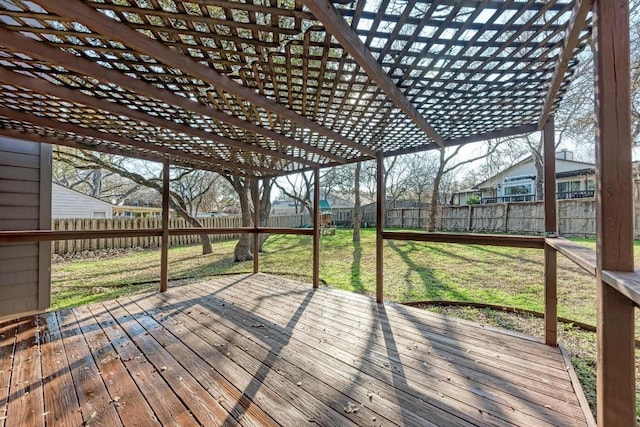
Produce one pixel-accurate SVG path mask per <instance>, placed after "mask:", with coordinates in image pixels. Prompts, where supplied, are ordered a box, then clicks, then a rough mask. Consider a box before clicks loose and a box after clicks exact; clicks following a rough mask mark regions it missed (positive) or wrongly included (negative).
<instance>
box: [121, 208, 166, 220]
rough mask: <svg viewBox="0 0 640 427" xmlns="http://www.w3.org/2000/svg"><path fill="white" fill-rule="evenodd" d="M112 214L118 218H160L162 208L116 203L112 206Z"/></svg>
mask: <svg viewBox="0 0 640 427" xmlns="http://www.w3.org/2000/svg"><path fill="white" fill-rule="evenodd" d="M113 216H114V217H118V218H160V217H162V208H158V207H154V206H126V205H118V206H114V207H113Z"/></svg>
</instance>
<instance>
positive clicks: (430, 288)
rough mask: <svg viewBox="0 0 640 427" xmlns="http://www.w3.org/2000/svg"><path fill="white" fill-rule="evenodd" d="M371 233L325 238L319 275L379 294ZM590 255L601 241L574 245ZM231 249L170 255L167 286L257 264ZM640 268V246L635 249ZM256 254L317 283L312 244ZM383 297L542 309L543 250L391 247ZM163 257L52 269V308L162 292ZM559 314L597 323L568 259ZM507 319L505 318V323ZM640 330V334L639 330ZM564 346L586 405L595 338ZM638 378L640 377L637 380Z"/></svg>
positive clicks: (273, 243) (496, 317)
mask: <svg viewBox="0 0 640 427" xmlns="http://www.w3.org/2000/svg"><path fill="white" fill-rule="evenodd" d="M375 237H376V234H375V230H374V229H364V230H362V242H361V243H360V244H354V243H352V241H351V231H349V230H337V232H336V235H335V236H323V237H322V239H321V244H320V248H321V256H320V259H321V264H320V277H321V279H322V281H323V282H324V283H325V284H326V285H328V286H331V287H336V288H340V289H346V290H349V291H353V292H360V293H366V294H371V295H373V294H375ZM575 241H577V242H579V243H581V244H584V245H586V246H589V247H595V241H593V240H589V239H575ZM235 243H236V242H235V241H229V242H216V243H214V244H213V253H212V254H208V255H202V254H201V247H200V246H190V247H175V248H171V249H170V251H169V278H170V280H171V283H170V285H171V286H178V285H181V284H185V283H189V282H191V281H196V280H198V279H202V278H205V277H208V276H212V275H217V274H229V273H243V272H250V271H252V269H253V262H252V261H249V262H243V263H234V262H233V248H234V246H235ZM635 245H636V251H635V252H636V264H637V265H639V264H640V242H636V243H635ZM263 249H264V252H263V253H262V254H261V255H260V271H262V272H265V273H272V274H277V275H282V276H288V277H292V278H295V279H299V280H301V281H310V280H311V273H312V272H311V269H312V265H311V262H312V261H311V260H312V253H311V237H309V236H286V235H282V236H271V237H270V238H269V239H268V240H267V242H266V243H265V245H264V248H263ZM384 251H385V252H384V253H385V260H384V266H385V281H384V293H385V298H386V299H389V300H393V301H397V302H407V301H426V300H456V301H471V302H483V303H491V304H498V305H506V306H512V307H517V308H523V309H528V310H534V311H538V312H541V311H543V310H544V303H543V282H544V266H543V251H541V250H536V249H520V248H502V247H498V246H473V245H458V244H442V243H420V242H401V241H386V242H385V248H384ZM159 276H160V251H159V250H157V249H156V250H144V251H132V252H130V253H129V254H127V255H126V256H116V257H113V258H103V259H90V260H73V261H67V262H62V263H58V264H53V265H52V280H53V295H52V298H53V305H52V308H53V309H57V308H63V307H72V306H76V305H81V304H87V303H90V302H93V301H98V300H105V299H111V298H115V297H118V296H121V295H125V294H131V293H137V292H144V291H149V290H154V289H157V288H158V278H159ZM558 298H559V301H558V310H559V315H560V316H562V317H566V318H569V319H572V320H576V321H580V322H584V323H589V324H592V325H593V324H595V321H596V318H595V316H596V307H595V301H596V289H595V279H594V278H593V277H591V276H590V275H589V274H587V273H585V272H583V271H582V270H581V269H580V268H579V267H577V266H576V265H575V264H573V263H572V262H570V261H568V260H567V259H565V258H564V257H563V256H562V255H559V256H558ZM435 310H444V311H445V312H446V313H447V314H450V315H453V316H460V317H468V318H471V319H473V320H476V321H480V322H485V323H490V324H496V325H498V326H502V327H505V328H508V329H514V330H520V331H522V332H526V333H529V334H531V335H535V336H542V333H543V329H542V323H541V321H540V320H539V319H534V318H530V317H528V316H517V315H507V314H504V313H496V312H492V311H490V310H484V311H480V310H474V309H464V308H457V309H454V308H451V309H435ZM505 319H506V320H505ZM639 330H640V329H639ZM560 338H561V340H562V341H564V342H566V344H567V347H568V350H569V352H570V353H571V355H572V359H573V364H574V366H575V368H576V371H577V372H578V375H579V377H580V379H581V382H582V384H583V386H584V388H585V391H586V393H587V396H588V398H589V400H590V402H591V403H592V404H593V401H594V398H595V374H594V372H595V334H593V333H589V332H581V331H578V330H576V329H575V328H572V327H570V326H566V325H563V326H562V327H561V330H560ZM639 378H640V376H639Z"/></svg>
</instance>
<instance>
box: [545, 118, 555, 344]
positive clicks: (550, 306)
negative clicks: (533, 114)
mask: <svg viewBox="0 0 640 427" xmlns="http://www.w3.org/2000/svg"><path fill="white" fill-rule="evenodd" d="M554 133H555V126H554V121H553V117H550V118H549V120H548V121H547V123H546V125H545V127H544V131H543V134H542V137H543V139H544V225H545V227H544V229H545V234H547V235H550V237H552V236H555V235H556V233H557V232H558V221H557V212H556V144H555V134H554ZM557 269H558V255H557V253H556V251H555V249H553V248H552V247H550V246H548V245H545V247H544V324H545V330H544V340H545V343H546V344H547V345H551V346H554V347H555V346H556V345H558V290H557V288H558V274H557Z"/></svg>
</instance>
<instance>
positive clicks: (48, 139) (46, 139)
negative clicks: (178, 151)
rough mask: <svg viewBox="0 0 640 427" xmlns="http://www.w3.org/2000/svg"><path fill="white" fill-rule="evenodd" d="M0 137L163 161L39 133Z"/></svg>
mask: <svg viewBox="0 0 640 427" xmlns="http://www.w3.org/2000/svg"><path fill="white" fill-rule="evenodd" d="M0 135H3V136H7V137H9V138H15V139H24V140H28V141H33V142H42V143H43V144H50V145H62V146H65V147H71V148H77V149H79V150H92V151H99V152H101V153H108V154H115V155H117V156H125V157H133V158H136V159H141V160H147V161H149V162H162V161H163V159H162V158H161V157H154V156H147V155H144V154H142V153H137V152H130V151H126V150H119V149H115V148H110V147H107V146H105V145H89V144H81V143H79V142H74V141H68V140H64V139H58V138H55V137H52V136H48V135H40V134H37V133H30V132H21V131H19V130H15V129H7V128H0ZM181 165H182V166H185V167H192V166H189V165H188V164H187V163H186V162H185V163H183V164H181ZM204 170H209V171H212V172H219V171H220V169H218V168H212V167H210V168H208V169H204Z"/></svg>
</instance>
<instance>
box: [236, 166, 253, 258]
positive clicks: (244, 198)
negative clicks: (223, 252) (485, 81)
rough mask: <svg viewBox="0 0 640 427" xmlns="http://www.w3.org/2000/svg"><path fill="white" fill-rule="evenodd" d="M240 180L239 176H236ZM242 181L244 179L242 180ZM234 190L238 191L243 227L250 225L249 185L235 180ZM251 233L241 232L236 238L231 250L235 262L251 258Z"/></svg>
mask: <svg viewBox="0 0 640 427" xmlns="http://www.w3.org/2000/svg"><path fill="white" fill-rule="evenodd" d="M237 180H238V181H240V180H241V179H240V178H237ZM243 181H244V180H243ZM234 187H235V189H236V192H237V193H238V197H239V198H240V211H241V219H242V226H243V227H251V209H250V207H249V191H248V190H249V186H248V185H246V183H245V182H237V185H234ZM250 237H251V235H250V234H247V233H243V234H241V235H240V239H238V243H237V244H236V247H235V249H234V251H233V259H234V261H236V262H241V261H249V260H252V259H253V254H252V253H251V241H252V240H253V239H251V238H250Z"/></svg>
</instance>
